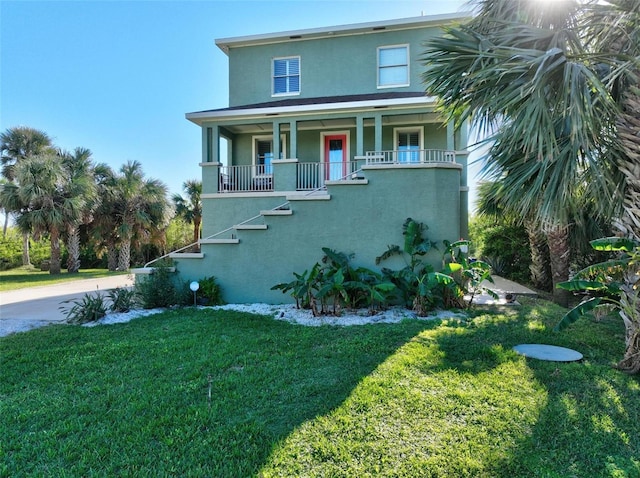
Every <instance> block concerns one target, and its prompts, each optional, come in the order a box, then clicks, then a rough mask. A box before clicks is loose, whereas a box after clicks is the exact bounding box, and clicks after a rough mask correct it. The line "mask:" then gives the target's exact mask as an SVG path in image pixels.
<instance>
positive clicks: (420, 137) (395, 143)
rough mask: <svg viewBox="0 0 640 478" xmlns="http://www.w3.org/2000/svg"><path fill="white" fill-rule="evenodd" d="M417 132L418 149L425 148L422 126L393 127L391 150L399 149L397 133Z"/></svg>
mask: <svg viewBox="0 0 640 478" xmlns="http://www.w3.org/2000/svg"><path fill="white" fill-rule="evenodd" d="M415 132H417V133H418V149H426V148H425V147H424V127H423V126H402V127H399V128H393V148H391V149H393V150H398V151H399V149H398V148H399V145H398V134H399V133H415Z"/></svg>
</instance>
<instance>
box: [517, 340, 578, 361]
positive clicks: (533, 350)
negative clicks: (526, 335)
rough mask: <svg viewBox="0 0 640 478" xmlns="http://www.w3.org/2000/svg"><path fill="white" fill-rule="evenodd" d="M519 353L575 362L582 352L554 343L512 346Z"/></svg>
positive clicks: (533, 356)
mask: <svg viewBox="0 0 640 478" xmlns="http://www.w3.org/2000/svg"><path fill="white" fill-rule="evenodd" d="M513 350H515V351H516V352H517V353H519V354H520V355H524V356H525V357H530V358H535V359H539V360H548V361H550V362H575V361H577V360H582V354H581V353H580V352H576V351H575V350H571V349H567V348H565V347H557V346H555V345H544V344H520V345H516V346H515V347H513Z"/></svg>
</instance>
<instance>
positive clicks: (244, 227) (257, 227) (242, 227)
mask: <svg viewBox="0 0 640 478" xmlns="http://www.w3.org/2000/svg"><path fill="white" fill-rule="evenodd" d="M233 228H234V229H235V230H236V231H262V230H264V229H266V228H267V225H266V224H236V225H235V226H233Z"/></svg>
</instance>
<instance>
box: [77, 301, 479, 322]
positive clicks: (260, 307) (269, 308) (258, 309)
mask: <svg viewBox="0 0 640 478" xmlns="http://www.w3.org/2000/svg"><path fill="white" fill-rule="evenodd" d="M199 308H201V309H211V310H236V311H239V312H248V313H252V314H259V315H267V316H270V317H273V318H274V319H276V320H284V321H287V322H290V323H293V324H299V325H305V326H309V327H319V326H322V325H337V326H351V325H366V324H390V323H397V322H400V321H402V320H403V319H420V320H433V319H449V318H456V319H465V318H466V317H467V316H466V315H465V314H464V313H462V312H452V311H447V310H444V311H436V312H434V313H433V315H429V316H426V317H419V316H417V315H416V313H415V312H413V311H411V310H408V309H405V308H401V307H392V308H390V309H387V310H384V311H380V312H377V313H375V314H373V315H370V314H369V312H368V310H366V309H362V310H357V311H352V310H343V311H342V314H341V315H340V316H337V317H336V316H330V315H328V316H321V317H314V316H313V314H312V313H311V311H310V310H305V309H296V306H295V305H294V304H281V305H272V304H227V305H220V306H215V307H199ZM165 310H166V309H148V310H132V311H130V312H127V313H116V314H108V315H106V316H105V317H103V318H102V319H100V320H99V321H97V322H91V323H87V324H83V325H84V326H85V327H93V326H96V325H109V324H120V323H124V322H129V321H130V320H132V319H135V318H138V317H146V316H149V315H153V314H157V313H159V312H164V311H165Z"/></svg>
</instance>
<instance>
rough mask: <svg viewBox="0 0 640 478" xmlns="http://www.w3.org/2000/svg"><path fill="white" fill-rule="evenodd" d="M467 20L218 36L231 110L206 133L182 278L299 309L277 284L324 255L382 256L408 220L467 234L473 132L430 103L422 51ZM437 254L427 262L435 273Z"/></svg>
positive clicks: (204, 115) (203, 120)
mask: <svg viewBox="0 0 640 478" xmlns="http://www.w3.org/2000/svg"><path fill="white" fill-rule="evenodd" d="M464 19H465V16H464V15H460V14H453V15H438V16H422V17H417V18H405V19H400V20H390V21H383V22H375V23H363V24H355V25H344V26H332V27H328V28H316V29H309V30H299V31H288V32H282V33H273V34H261V35H250V36H241V37H234V38H222V39H219V40H217V41H216V45H217V46H218V47H219V48H220V49H221V50H222V51H223V52H224V53H225V54H226V55H227V56H228V58H229V106H228V107H226V108H219V109H212V110H205V111H198V112H194V113H188V114H187V115H186V117H187V119H188V120H189V121H191V122H193V123H195V124H196V125H198V126H199V127H200V128H201V129H202V162H201V166H202V181H203V195H202V200H203V232H202V239H201V241H200V252H199V253H189V254H184V253H183V254H173V255H172V257H173V258H174V260H175V262H176V266H177V269H178V271H179V273H180V274H181V277H182V278H184V279H187V280H191V279H198V278H202V277H206V276H211V275H214V276H216V278H217V280H218V282H219V283H220V285H221V286H222V289H223V294H224V298H225V300H226V301H228V302H259V301H262V302H270V303H281V302H286V301H288V300H290V298H289V297H288V296H285V295H283V294H282V293H281V292H279V291H273V290H271V286H273V285H274V284H276V283H279V282H288V281H289V280H291V278H292V272H294V271H295V272H302V271H303V270H305V269H307V268H309V267H310V266H312V265H313V263H315V262H316V261H318V260H319V259H320V258H321V257H322V250H321V248H322V247H330V248H332V249H334V250H337V251H341V252H345V253H355V254H356V255H355V260H354V263H356V264H357V265H362V266H366V267H370V268H373V269H376V268H377V267H376V266H375V257H376V256H378V255H380V254H381V253H382V252H384V251H385V250H386V248H387V245H389V244H401V243H402V240H403V238H402V224H403V222H404V221H405V219H406V218H407V217H412V218H414V219H416V220H418V221H421V222H424V223H425V224H427V225H428V226H429V231H428V235H429V237H430V239H432V240H435V241H438V242H440V241H442V240H444V239H448V240H457V239H459V238H461V237H466V235H467V209H468V206H467V195H468V193H467V183H466V182H467V177H466V174H467V173H466V171H467V149H466V148H467V137H466V135H467V133H466V129H464V128H463V129H461V130H455V129H454V127H453V125H452V124H444V123H443V121H442V118H441V117H439V116H438V114H437V113H436V112H435V111H434V106H435V100H434V98H432V97H429V96H428V95H427V94H425V92H424V89H423V85H422V82H421V71H422V70H423V65H422V63H421V61H420V57H421V54H422V51H423V49H424V47H423V45H424V42H425V41H426V40H428V39H429V38H430V37H433V36H434V35H440V34H441V30H440V27H441V26H442V25H446V24H450V23H452V22H460V21H463V20H464ZM439 259H440V256H439V255H438V254H437V253H435V254H434V255H433V257H432V261H433V262H434V264H436V263H438V261H439Z"/></svg>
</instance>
